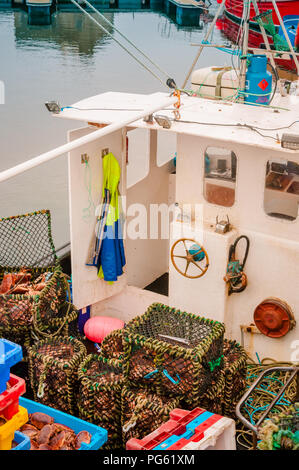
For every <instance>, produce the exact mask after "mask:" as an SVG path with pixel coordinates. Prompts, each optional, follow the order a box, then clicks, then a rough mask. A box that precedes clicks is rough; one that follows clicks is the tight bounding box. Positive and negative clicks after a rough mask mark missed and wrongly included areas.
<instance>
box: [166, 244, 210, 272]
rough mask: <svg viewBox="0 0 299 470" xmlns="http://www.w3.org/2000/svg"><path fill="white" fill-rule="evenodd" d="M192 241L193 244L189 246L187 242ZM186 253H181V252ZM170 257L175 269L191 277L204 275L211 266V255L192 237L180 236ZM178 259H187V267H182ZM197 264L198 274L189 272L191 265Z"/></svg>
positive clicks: (173, 246) (172, 248)
mask: <svg viewBox="0 0 299 470" xmlns="http://www.w3.org/2000/svg"><path fill="white" fill-rule="evenodd" d="M189 242H192V245H191V246H190V247H189V248H188V247H187V243H189ZM182 250H183V252H185V254H181V252H182ZM170 257H171V261H172V264H173V266H174V267H175V269H176V270H177V271H178V272H179V273H180V274H181V275H182V276H185V277H188V278H189V279H197V278H199V277H202V276H203V275H204V274H205V273H206V272H207V269H208V267H209V257H208V254H207V252H206V250H205V249H204V248H203V247H202V246H201V245H199V244H198V243H197V242H196V241H195V240H193V239H192V238H180V239H179V240H177V241H176V242H175V243H174V244H173V245H172V247H171V252H170ZM176 259H184V260H186V265H185V269H180V268H179V267H178V265H177V262H176ZM192 265H194V266H196V268H197V270H198V274H192V275H191V274H188V270H189V268H190V266H192Z"/></svg>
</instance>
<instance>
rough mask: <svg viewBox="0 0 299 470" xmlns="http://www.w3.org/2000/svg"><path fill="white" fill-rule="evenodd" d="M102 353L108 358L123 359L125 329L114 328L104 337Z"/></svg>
mask: <svg viewBox="0 0 299 470" xmlns="http://www.w3.org/2000/svg"><path fill="white" fill-rule="evenodd" d="M101 353H102V355H103V356H104V357H107V358H108V359H118V360H122V359H123V354H124V347H123V330H114V331H112V332H111V333H109V335H107V336H106V337H105V338H104V339H103V341H102V343H101Z"/></svg>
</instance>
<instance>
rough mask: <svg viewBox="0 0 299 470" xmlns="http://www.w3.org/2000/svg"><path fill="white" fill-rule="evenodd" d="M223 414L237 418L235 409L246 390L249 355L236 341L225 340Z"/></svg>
mask: <svg viewBox="0 0 299 470" xmlns="http://www.w3.org/2000/svg"><path fill="white" fill-rule="evenodd" d="M223 354H224V377H225V389H224V401H223V414H224V415H225V416H230V417H232V418H233V417H235V408H236V406H237V403H238V401H239V400H240V399H241V397H242V396H243V395H244V393H245V390H246V375H247V354H246V352H245V350H244V349H243V348H242V346H240V344H238V343H237V342H236V341H230V340H226V339H225V340H224V344H223Z"/></svg>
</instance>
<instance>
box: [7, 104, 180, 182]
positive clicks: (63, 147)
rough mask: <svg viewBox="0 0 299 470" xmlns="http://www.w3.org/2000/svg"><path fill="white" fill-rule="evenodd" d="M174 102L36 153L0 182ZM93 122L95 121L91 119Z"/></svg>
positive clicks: (158, 105) (150, 107)
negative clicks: (35, 155) (38, 153)
mask: <svg viewBox="0 0 299 470" xmlns="http://www.w3.org/2000/svg"><path fill="white" fill-rule="evenodd" d="M176 102H177V98H174V97H169V98H165V99H163V100H161V101H160V102H159V103H156V104H155V105H153V106H149V107H147V108H145V109H144V110H143V111H140V112H138V113H135V114H132V115H131V117H130V118H127V119H123V120H121V121H117V122H114V123H113V124H109V125H107V126H106V127H104V128H102V129H99V130H97V131H95V132H92V133H91V134H88V135H86V136H84V137H80V138H79V139H76V140H73V141H72V142H68V143H67V144H64V145H61V146H60V147H56V148H55V149H53V150H50V151H49V152H45V153H43V154H41V155H38V156H37V157H34V158H32V159H30V160H27V161H26V162H24V163H20V164H19V165H16V166H14V167H12V168H10V169H8V170H4V171H2V172H1V173H0V182H2V181H7V180H9V179H10V178H13V177H14V176H17V175H20V174H22V173H25V171H29V170H31V169H32V168H35V167H36V166H39V165H41V164H43V163H46V162H48V161H50V160H53V159H54V158H57V157H59V156H61V155H63V154H64V153H67V152H70V151H71V150H73V149H75V148H78V147H81V146H83V145H85V144H88V143H89V142H93V141H94V140H97V139H100V138H101V137H104V136H105V135H108V134H111V133H112V132H115V131H117V130H119V129H122V128H123V127H126V126H128V125H129V124H132V123H133V122H135V121H138V120H139V119H143V118H144V117H146V116H149V115H150V114H153V113H155V112H157V111H161V110H162V109H164V108H166V107H167V106H171V105H173V104H174V103H176ZM93 122H97V121H96V120H95V119H93Z"/></svg>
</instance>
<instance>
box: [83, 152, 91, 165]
mask: <svg viewBox="0 0 299 470" xmlns="http://www.w3.org/2000/svg"><path fill="white" fill-rule="evenodd" d="M88 162H89V156H88V155H87V153H81V163H82V165H83V164H85V163H88Z"/></svg>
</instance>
